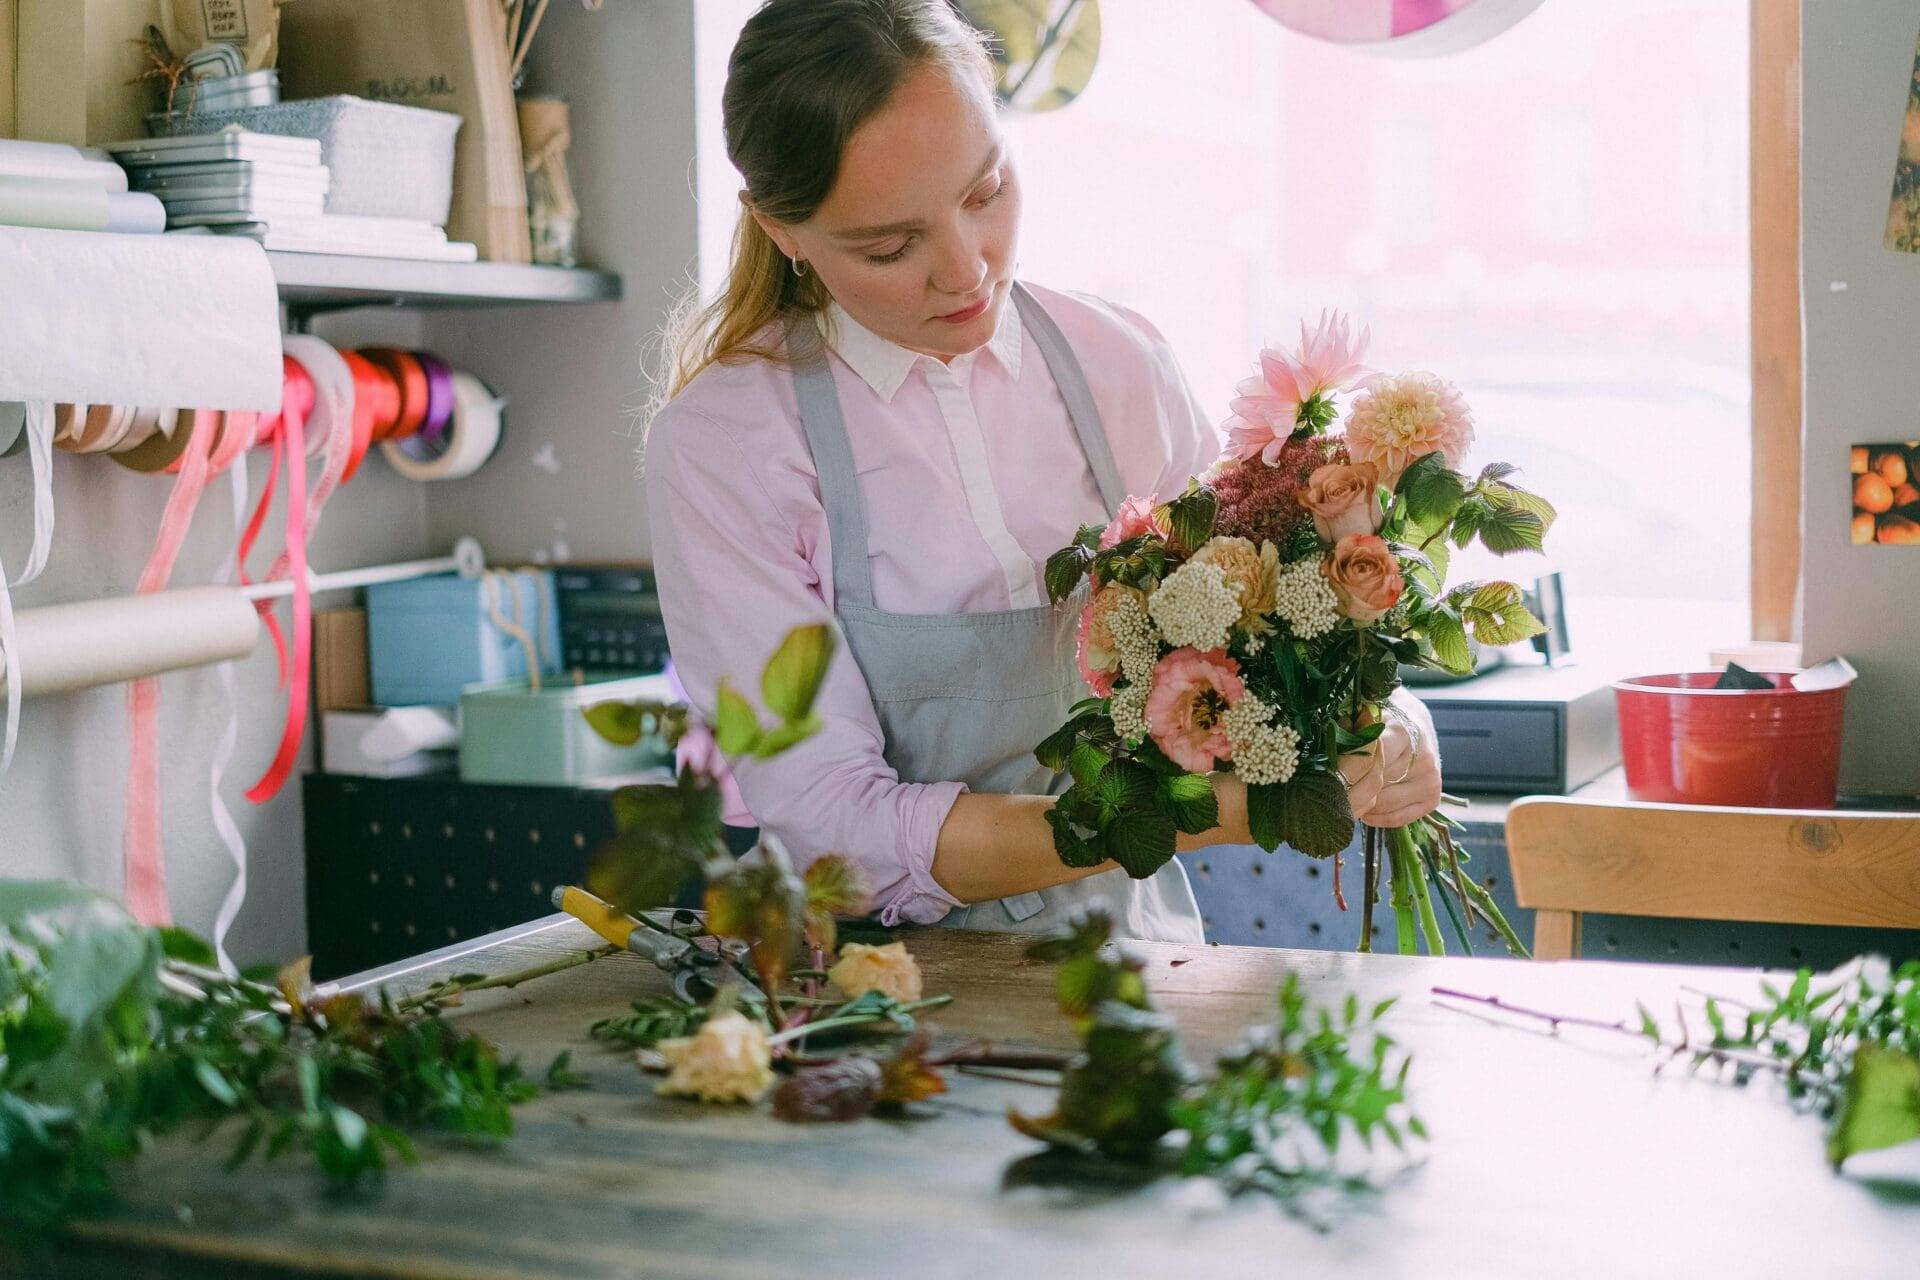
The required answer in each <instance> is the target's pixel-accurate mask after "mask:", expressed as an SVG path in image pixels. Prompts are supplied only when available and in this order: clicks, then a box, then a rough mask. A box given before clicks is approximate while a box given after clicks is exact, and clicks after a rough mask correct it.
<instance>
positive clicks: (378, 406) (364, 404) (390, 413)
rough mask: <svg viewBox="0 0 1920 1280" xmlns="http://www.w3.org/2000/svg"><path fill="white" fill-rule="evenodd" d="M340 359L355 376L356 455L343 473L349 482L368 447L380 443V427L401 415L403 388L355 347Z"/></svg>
mask: <svg viewBox="0 0 1920 1280" xmlns="http://www.w3.org/2000/svg"><path fill="white" fill-rule="evenodd" d="M340 359H341V360H343V361H345V362H346V366H347V372H348V375H349V376H350V377H351V378H352V379H353V458H352V461H350V462H349V463H348V464H347V469H346V471H345V472H344V473H342V475H341V477H340V479H341V482H342V483H345V482H346V481H348V480H351V479H353V476H354V473H355V472H356V471H358V470H359V469H360V464H361V462H362V461H364V460H365V459H366V456H367V450H369V449H371V448H372V447H373V446H374V445H375V444H376V443H378V440H379V431H380V429H381V428H382V427H384V426H385V425H387V424H388V423H390V422H392V420H393V419H394V418H396V417H397V416H399V412H400V388H398V387H396V386H394V385H393V379H392V378H389V377H388V376H387V375H386V374H384V373H382V372H380V370H379V369H378V368H376V367H375V366H374V365H373V364H372V363H371V362H369V361H367V360H363V359H362V358H361V357H359V356H357V355H355V354H354V353H353V352H351V351H342V352H341V353H340Z"/></svg>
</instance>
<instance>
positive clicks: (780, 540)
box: [645, 0, 1440, 942]
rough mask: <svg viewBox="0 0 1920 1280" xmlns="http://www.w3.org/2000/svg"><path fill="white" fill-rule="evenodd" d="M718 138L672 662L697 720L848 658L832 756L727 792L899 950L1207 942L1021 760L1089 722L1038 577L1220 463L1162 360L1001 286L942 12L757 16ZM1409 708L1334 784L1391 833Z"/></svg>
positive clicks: (803, 750) (651, 474)
mask: <svg viewBox="0 0 1920 1280" xmlns="http://www.w3.org/2000/svg"><path fill="white" fill-rule="evenodd" d="M723 110H724V116H725V129H726V139H727V151H728V155H729V156H730V158H731V159H732V160H733V162H734V164H735V166H736V167H737V168H738V169H739V170H740V173H741V175H742V177H743V178H744V180H745V190H744V191H743V192H742V194H741V203H742V206H743V208H742V212H741V220H740V226H739V230H738V233H737V235H736V237H735V241H734V248H733V260H732V265H731V269H730V274H729V277H728V282H727V286H726V289H725V291H724V293H723V294H722V296H721V297H720V298H719V299H718V300H717V301H716V302H715V303H714V304H713V305H712V306H710V307H709V308H708V309H707V310H706V311H705V312H704V313H702V314H701V315H700V316H698V317H697V318H696V320H695V321H694V323H693V324H692V326H691V330H690V332H689V333H687V334H685V335H683V337H682V339H681V342H680V344H679V346H678V350H677V352H676V357H677V365H676V368H675V371H674V377H673V379H672V382H671V391H672V393H673V394H672V398H671V400H670V401H669V402H668V403H667V404H666V405H665V406H664V407H663V408H662V409H661V410H660V411H659V412H658V413H657V414H656V415H655V417H654V419H653V421H652V423H651V426H650V430H649V434H648V440H647V452H646V468H645V469H646V486H647V502H648V515H649V520H650V526H651V532H652V540H653V555H654V565H655V569H656V572H657V575H658V581H659V589H660V598H661V605H662V608H663V610H664V612H665V615H666V624H667V634H668V641H669V644H670V645H671V647H672V650H673V654H674V660H675V666H676V669H677V671H678V673H679V675H680V677H681V679H682V680H683V681H684V683H685V685H686V688H687V691H688V694H689V697H690V699H691V700H692V702H693V704H694V706H696V707H697V708H699V709H700V710H702V711H706V712H710V711H711V709H712V706H713V699H714V692H715V687H716V685H717V683H718V681H719V680H720V679H721V678H722V677H724V676H733V677H734V678H735V679H742V678H748V679H750V678H751V677H752V676H753V675H754V673H757V672H758V671H759V670H760V668H761V666H762V665H763V663H764V662H765V660H766V658H767V656H768V655H769V654H770V653H772V651H773V650H774V648H775V647H776V646H777V645H778V643H779V642H780V639H781V638H782V637H783V636H784V635H785V634H786V632H787V631H788V630H789V629H790V628H792V627H794V626H797V625H800V624H802V623H807V622H816V621H819V620H821V619H822V618H824V617H833V618H835V619H836V620H837V622H838V625H839V628H840V632H841V634H842V636H843V637H844V640H845V649H846V650H847V652H846V653H844V654H843V655H842V656H841V657H840V658H839V660H837V661H836V662H835V663H834V665H833V667H832V670H831V671H830V673H829V675H828V677H827V680H826V683H825V686H824V687H823V689H822V691H821V695H820V699H819V703H818V710H819V713H820V714H821V716H822V717H823V718H824V720H825V728H824V729H823V730H822V731H821V732H820V733H818V734H817V735H815V736H814V737H813V738H810V739H808V740H807V741H806V742H804V743H803V744H801V745H800V746H798V747H797V748H795V749H793V750H791V751H789V752H787V753H786V754H784V755H782V756H779V757H777V758H775V759H773V760H769V761H747V760H741V761H738V762H736V764H735V780H736V781H737V783H738V784H739V788H740V793H741V795H742V797H743V798H744V800H745V802H746V805H747V807H748V809H750V810H751V817H750V818H747V819H746V820H748V821H755V820H757V822H758V823H759V825H760V826H761V827H762V828H763V829H765V830H767V831H770V832H772V833H773V834H775V835H777V836H778V837H779V838H780V839H781V840H782V842H783V843H784V844H785V845H786V846H787V848H788V849H789V850H790V851H791V852H792V853H793V854H794V856H795V857H796V859H798V860H799V861H801V862H802V863H804V862H806V861H808V860H810V859H812V858H814V857H817V856H819V855H821V854H824V853H828V852H837V853H840V854H843V855H845V856H846V857H848V858H849V859H851V860H852V861H853V862H854V863H856V864H858V865H859V866H860V867H861V868H862V870H863V871H864V872H865V873H866V875H867V878H868V880H869V882H870V884H871V886H872V888H873V889H874V892H875V897H874V907H875V910H876V911H877V912H878V914H879V916H880V919H881V920H882V921H883V922H884V923H887V924H893V923H896V922H899V921H903V920H906V921H915V922H920V923H933V922H940V923H944V924H948V925H959V926H965V927H972V928H982V929H999V930H1015V931H1033V930H1038V929H1041V928H1045V927H1049V926H1050V925H1051V924H1052V923H1054V922H1055V921H1056V920H1058V919H1059V918H1061V917H1062V916H1063V915H1065V914H1066V913H1067V912H1069V911H1070V910H1071V909H1072V908H1073V907H1074V906H1076V905H1077V904H1081V903H1086V902H1092V901H1098V902H1101V903H1104V904H1105V905H1106V906H1107V907H1108V909H1109V911H1110V913H1111V915H1112V916H1113V918H1114V921H1115V923H1116V928H1117V931H1119V932H1121V933H1123V934H1125V935H1130V936H1133V937H1140V938H1150V939H1157V940H1163V941H1187V942H1198V941H1201V940H1202V934H1201V922H1200V916H1199V912H1198V910H1197V908H1196V907H1195V905H1194V898H1193V892H1192V890H1191V888H1190V887H1189V885H1188V883H1187V879H1186V873H1185V872H1184V870H1183V869H1182V868H1181V867H1180V865H1179V863H1178V861H1174V862H1170V863H1169V864H1168V865H1167V866H1166V867H1164V868H1162V869H1161V870H1160V871H1159V872H1158V873H1157V874H1155V875H1154V876H1152V877H1150V878H1148V879H1146V880H1141V881H1135V880H1131V879H1129V878H1128V877H1127V875H1126V873H1125V872H1124V871H1122V870H1120V869H1119V868H1118V867H1115V866H1113V865H1112V864H1108V865H1106V866H1103V867H1095V868H1090V869H1085V870H1074V869H1070V868H1068V867H1065V866H1062V865H1061V863H1060V861H1059V859H1058V858H1057V857H1056V856H1055V854H1054V848H1053V837H1052V833H1051V829H1050V828H1049V827H1048V825H1047V822H1046V811H1047V809H1048V808H1049V806H1050V805H1051V803H1052V801H1051V797H1050V796H1049V794H1048V791H1049V789H1050V788H1052V787H1054V786H1055V779H1054V777H1053V776H1052V775H1051V774H1049V773H1048V772H1047V771H1046V770H1045V769H1044V768H1042V767H1041V766H1040V765H1039V764H1038V763H1037V762H1036V761H1035V759H1034V757H1033V748H1034V747H1035V745H1037V744H1038V743H1039V742H1040V740H1041V739H1042V738H1044V737H1045V736H1046V735H1047V734H1048V733H1050V732H1051V731H1052V730H1054V729H1055V728H1057V727H1058V726H1059V725H1060V724H1061V723H1062V722H1063V721H1064V720H1065V718H1066V711H1067V708H1068V707H1069V706H1070V705H1071V704H1072V703H1073V702H1075V701H1077V700H1078V699H1079V698H1081V697H1082V696H1084V695H1085V690H1084V688H1083V687H1082V686H1081V685H1080V683H1079V679H1078V675H1077V671H1076V667H1075V663H1074V640H1073V627H1074V622H1075V615H1074V612H1073V610H1072V609H1071V608H1070V607H1068V606H1066V605H1062V606H1059V607H1053V606H1050V605H1049V604H1048V603H1047V598H1046V594H1045V589H1044V587H1043V585H1042V581H1041V569H1042V566H1043V564H1044V562H1045V559H1046V557H1047V556H1048V554H1050V553H1051V552H1052V551H1054V550H1056V549H1057V548H1059V547H1062V546H1065V545H1066V544H1067V543H1068V542H1069V541H1071V539H1072V536H1073V533H1074V531H1075V529H1076V528H1077V527H1078V526H1080V525H1081V524H1083V523H1105V522H1106V521H1108V520H1109V519H1110V518H1111V517H1112V516H1113V515H1114V514H1115V512H1116V511H1117V509H1118V507H1119V505H1120V503H1121V502H1122V501H1123V500H1124V499H1125V498H1126V496H1127V495H1128V494H1129V493H1132V494H1148V493H1155V492H1157V493H1161V494H1171V493H1174V492H1177V491H1178V490H1179V489H1181V488H1182V487H1184V486H1185V484H1186V482H1187V479H1188V477H1189V476H1192V475H1197V474H1198V473H1200V472H1201V471H1203V470H1205V469H1206V468H1207V466H1208V465H1209V464H1210V463H1212V462H1213V460H1214V458H1215V456H1216V454H1217V452H1218V449H1219V443H1218V440H1217V438H1216V435H1215V433H1214V432H1213V430H1212V429H1211V428H1210V427H1208V426H1207V424H1206V420H1205V418H1204V416H1203V415H1202V413H1201V411H1200V409H1199V407H1198V406H1197V405H1196V404H1195V402H1194V400H1193V397H1192V394H1191V393H1190V392H1189V391H1188V389H1187V386H1186V383H1185V380H1184V379H1183V378H1182V376H1181V374H1180V371H1179V368H1178V366H1177V365H1176V363H1175V361H1174V358H1173V354H1172V352H1171V351H1169V350H1168V348H1167V344H1166V342H1165V341H1164V340H1163V339H1162V338H1161V336H1160V334H1159V333H1158V332H1157V331H1156V330H1155V329H1154V328H1153V326H1152V325H1150V324H1148V323H1147V322H1146V321H1145V320H1144V319H1142V318H1141V317H1139V316H1137V315H1135V314H1133V313H1132V312H1129V311H1126V310H1124V309H1122V308H1119V307H1115V306H1112V305H1109V304H1107V303H1104V302H1101V301H1099V300H1097V299H1092V298H1087V297H1083V296H1079V295H1072V294H1066V293H1058V292H1055V291H1053V290H1049V289H1042V288H1039V287H1029V286H1024V285H1020V284H1017V283H1016V282H1015V279H1014V261H1015V243H1016V238H1017V232H1018V229H1019V221H1020V191H1019V185H1018V181H1017V177H1016V175H1015V172H1014V167H1013V163H1012V160H1011V157H1009V155H1008V154H1007V149H1006V145H1005V142H1004V140H1003V139H1002V138H1001V136H1000V133H999V130H998V127H997V125H996V122H995V118H994V104H993V95H992V71H991V67H990V64H989V62H988V60H987V58H986V55H985V53H984V51H983V49H982V47H981V44H980V41H979V38H978V37H977V35H976V34H975V33H974V32H972V31H971V30H970V29H969V28H967V27H966V25H965V24H964V23H962V22H960V21H959V20H958V19H956V18H955V16H954V14H953V12H952V10H951V9H950V8H949V7H948V5H947V3H946V0H770V3H768V4H767V5H765V6H764V7H763V8H762V9H760V10H759V12H758V13H757V14H755V16H754V17H753V18H752V19H751V20H750V21H749V22H748V23H747V24H746V27H745V28H744V30H743V31H742V32H741V35H740V39H739V42H738V43H737V44H736V45H735V47H734V51H733V57H732V61H731V63H730V66H729V69H728V76H727V84H726V90H725V97H724V103H723ZM1091 230H1093V229H1090V231H1091ZM1108 234H1114V235H1115V236H1116V240H1117V238H1118V233H1117V231H1115V232H1108ZM1407 701H1408V705H1407V706H1406V707H1405V716H1404V717H1403V718H1398V719H1396V720H1395V722H1394V723H1393V725H1392V726H1391V727H1390V728H1389V730H1388V731H1387V733H1386V734H1385V735H1384V736H1383V737H1382V739H1381V742H1380V749H1379V750H1378V752H1377V753H1375V754H1370V755H1368V756H1366V757H1353V758H1350V759H1349V760H1348V761H1347V762H1346V771H1347V775H1348V777H1349V780H1350V786H1351V789H1352V794H1353V800H1354V805H1355V811H1356V812H1357V813H1359V814H1360V815H1361V816H1362V817H1363V818H1365V819H1367V820H1368V821H1371V822H1374V823H1376V824H1378V825H1383V826H1397V825H1401V824H1404V823H1406V822H1408V821H1411V820H1412V819H1414V818H1416V817H1418V816H1420V815H1422V814H1424V813H1426V812H1428V811H1430V810H1431V809H1432V808H1433V806H1434V805H1435V804H1436V803H1437V802H1438V799H1439V790H1440V785H1439V769H1438V765H1437V761H1436V759H1435V754H1434V752H1433V750H1432V747H1431V743H1432V742H1433V734H1432V730H1431V722H1430V721H1428V720H1427V719H1426V715H1425V712H1424V711H1423V710H1421V709H1419V706H1418V704H1417V703H1414V702H1412V700H1411V699H1409V700H1407ZM1411 726H1418V727H1417V728H1414V727H1411ZM1420 743H1425V744H1428V745H1427V746H1426V747H1425V748H1424V749H1419V750H1417V749H1416V748H1417V747H1418V745H1419V744H1420ZM1214 783H1215V791H1216V793H1217V794H1218V796H1219V799H1220V826H1219V827H1218V828H1217V829H1215V830H1213V831H1210V832H1206V833H1204V834H1202V835H1199V836H1182V837H1181V846H1180V847H1181V848H1182V849H1192V848H1200V847H1204V846H1206V845H1211V844H1222V843H1247V842H1249V840H1250V837H1249V835H1248V832H1247V822H1246V802H1245V800H1246V797H1245V788H1244V786H1243V785H1242V784H1240V783H1239V782H1238V780H1237V779H1235V778H1233V777H1232V776H1231V775H1215V778H1214Z"/></svg>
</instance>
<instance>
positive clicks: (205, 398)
mask: <svg viewBox="0 0 1920 1280" xmlns="http://www.w3.org/2000/svg"><path fill="white" fill-rule="evenodd" d="M0 298H5V299H7V301H8V303H9V305H10V306H11V307H12V312H13V314H12V317H11V318H10V319H9V320H8V321H6V322H5V323H0V400H52V401H55V402H64V403H72V404H130V405H149V404H151V405H180V406H188V405H191V406H193V407H194V408H200V409H267V410H273V409H278V408H279V407H280V383H281V363H280V300H279V294H278V292H277V291H276V290H275V287H274V283H273V271H272V269H271V268H270V267H269V266H268V265H267V255H266V254H265V252H263V251H262V250H261V248H260V246H259V245H257V244H254V243H253V242H252V241H250V240H241V239H237V238H234V237H229V236H134V235H116V234H114V233H113V232H110V231H97V232H85V231H44V230H40V229H37V228H33V227H21V228H10V229H8V231H7V233H6V234H5V235H0ZM21 317H25V318H26V320H27V321H30V323H23V322H20V320H21Z"/></svg>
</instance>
